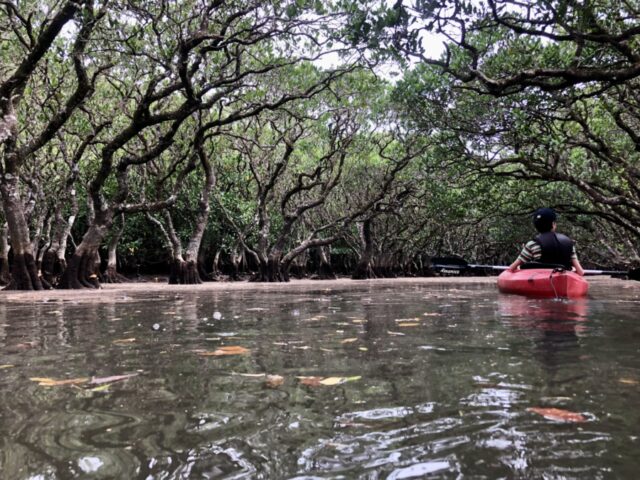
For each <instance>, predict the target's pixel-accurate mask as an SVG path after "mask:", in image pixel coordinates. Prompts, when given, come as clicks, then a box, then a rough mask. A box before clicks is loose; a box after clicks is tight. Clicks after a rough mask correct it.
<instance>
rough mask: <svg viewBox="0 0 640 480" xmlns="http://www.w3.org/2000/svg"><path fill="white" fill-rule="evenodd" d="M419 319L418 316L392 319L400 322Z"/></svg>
mask: <svg viewBox="0 0 640 480" xmlns="http://www.w3.org/2000/svg"><path fill="white" fill-rule="evenodd" d="M418 320H420V319H419V318H396V319H395V320H394V321H395V322H396V323H402V322H416V321H418Z"/></svg>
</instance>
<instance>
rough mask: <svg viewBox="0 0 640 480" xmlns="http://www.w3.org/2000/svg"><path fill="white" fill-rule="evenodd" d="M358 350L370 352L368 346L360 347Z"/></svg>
mask: <svg viewBox="0 0 640 480" xmlns="http://www.w3.org/2000/svg"><path fill="white" fill-rule="evenodd" d="M358 350H360V351H361V352H368V351H369V349H368V348H367V347H358Z"/></svg>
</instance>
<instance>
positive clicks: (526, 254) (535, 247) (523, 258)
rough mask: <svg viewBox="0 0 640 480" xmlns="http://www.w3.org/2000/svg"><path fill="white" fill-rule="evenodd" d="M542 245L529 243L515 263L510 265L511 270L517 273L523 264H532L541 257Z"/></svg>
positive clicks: (533, 242) (531, 241)
mask: <svg viewBox="0 0 640 480" xmlns="http://www.w3.org/2000/svg"><path fill="white" fill-rule="evenodd" d="M539 252H540V245H539V244H538V243H537V242H536V241H535V240H530V241H528V242H527V243H526V244H525V245H524V246H523V247H522V250H521V251H520V255H518V258H516V260H515V262H513V263H512V264H511V265H509V270H510V271H512V272H515V271H516V270H517V269H518V267H519V266H520V265H522V264H523V263H527V262H531V261H532V260H535V259H536V258H537V257H539V256H540V253H539Z"/></svg>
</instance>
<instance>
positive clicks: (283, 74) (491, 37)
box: [0, 0, 640, 289]
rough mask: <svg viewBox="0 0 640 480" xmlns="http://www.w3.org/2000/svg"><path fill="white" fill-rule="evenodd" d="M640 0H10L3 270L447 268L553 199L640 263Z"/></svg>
mask: <svg viewBox="0 0 640 480" xmlns="http://www.w3.org/2000/svg"><path fill="white" fill-rule="evenodd" d="M639 13H640V12H639V11H638V9H637V7H635V6H634V4H633V2H614V1H612V0H602V1H598V2H573V1H567V0H553V1H546V0H545V1H542V0H529V1H527V2H516V1H512V0H483V1H481V2H477V1H465V0H445V1H441V2H426V1H421V0H415V1H411V2H403V1H398V2H395V4H393V5H388V4H387V2H375V1H365V0H358V1H350V0H340V1H335V2H311V1H309V2H306V1H298V0H284V1H272V2H261V1H257V0H256V1H253V0H249V1H243V2H222V1H218V0H179V1H176V2H127V1H120V0H107V1H97V0H93V1H92V0H83V1H67V2H44V3H43V2H30V1H24V2H22V1H21V2H15V1H13V0H9V1H6V2H0V31H1V32H2V33H1V34H0V192H1V194H2V209H1V210H0V215H2V219H1V220H2V224H3V225H2V228H0V237H1V238H0V261H1V263H0V280H1V281H2V282H4V283H6V284H8V285H9V287H10V288H15V289H40V288H45V287H48V286H59V287H62V288H82V287H96V286H98V285H99V282H100V281H103V282H105V281H106V282H117V281H120V280H122V278H123V277H122V275H121V274H120V273H119V272H118V270H121V272H122V273H125V274H128V275H132V274H144V273H153V274H168V275H169V278H170V281H171V282H173V283H198V282H200V281H202V280H205V279H217V278H221V277H222V276H228V277H229V278H234V279H235V278H241V277H242V276H249V277H251V278H253V279H255V280H259V281H286V280H288V279H289V278H290V275H315V276H318V277H320V278H328V277H332V276H334V275H335V274H337V273H338V274H347V275H352V276H353V277H354V278H370V277H375V276H391V275H399V274H400V275H408V274H410V275H416V274H426V273H428V266H429V262H428V260H429V258H430V257H431V256H433V255H447V254H456V255H460V256H464V257H465V258H467V259H469V260H474V261H477V262H480V263H492V262H495V263H505V262H508V261H509V260H510V259H511V258H512V257H513V256H514V255H515V253H516V252H517V250H518V247H519V245H520V244H521V243H522V242H523V241H525V240H527V239H528V238H529V236H530V235H531V234H532V231H531V225H530V221H529V215H530V213H531V212H532V211H533V210H534V209H535V208H537V207H538V206H541V205H544V206H552V207H554V208H556V209H557V210H558V211H559V212H560V214H561V220H560V222H561V229H562V230H563V231H565V232H567V233H569V234H570V235H572V236H574V237H575V238H577V239H578V245H579V250H580V256H581V258H582V260H583V263H585V264H587V265H594V266H609V267H613V266H619V267H629V266H632V265H636V264H638V263H640V252H638V249H637V244H638V238H639V237H640V187H638V180H639V179H640V167H639V160H640V159H639V156H638V152H640V134H638V132H639V131H640V94H639V93H638V92H639V91H640V89H638V82H639V77H640V20H638V19H639V18H640V15H639ZM439 45H442V48H439V47H438V46H439ZM390 72H396V73H395V74H393V75H391V74H390ZM397 72H400V73H397Z"/></svg>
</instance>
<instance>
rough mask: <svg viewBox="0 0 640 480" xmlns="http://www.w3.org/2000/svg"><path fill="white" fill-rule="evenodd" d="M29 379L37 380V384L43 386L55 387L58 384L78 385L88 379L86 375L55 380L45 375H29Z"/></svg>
mask: <svg viewBox="0 0 640 480" xmlns="http://www.w3.org/2000/svg"><path fill="white" fill-rule="evenodd" d="M29 380H31V381H33V382H38V385H41V386H43V387H57V386H59V385H79V384H81V383H87V382H88V381H89V378H88V377H81V378H69V379H67V380H56V379H54V378H46V377H31V378H30V379H29Z"/></svg>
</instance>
